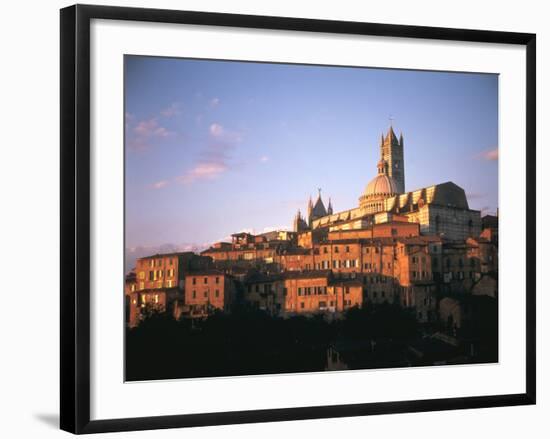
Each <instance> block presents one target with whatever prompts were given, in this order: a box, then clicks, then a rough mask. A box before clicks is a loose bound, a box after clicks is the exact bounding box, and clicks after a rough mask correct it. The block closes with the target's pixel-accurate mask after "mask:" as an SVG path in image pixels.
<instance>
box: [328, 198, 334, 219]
mask: <svg viewBox="0 0 550 439" xmlns="http://www.w3.org/2000/svg"><path fill="white" fill-rule="evenodd" d="M332 212H333V209H332V200H331V198H330V197H328V208H327V213H328V214H329V215H332Z"/></svg>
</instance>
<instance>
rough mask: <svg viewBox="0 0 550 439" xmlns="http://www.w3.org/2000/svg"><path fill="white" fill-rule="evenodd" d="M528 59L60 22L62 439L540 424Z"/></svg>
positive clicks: (451, 41)
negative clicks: (451, 417)
mask: <svg viewBox="0 0 550 439" xmlns="http://www.w3.org/2000/svg"><path fill="white" fill-rule="evenodd" d="M535 41H536V40H535V35H534V34H526V33H511V32H498V31H484V30H465V29H445V28H428V27H420V26H402V25H391V24H373V23H359V22H340V21H325V20H311V19H303V18H290V17H265V16H246V15H233V14H220V13H210V12H185V11H173V10H155V9H137V8H135V9H134V8H118V7H103V6H81V5H77V6H72V7H68V8H65V9H62V10H61V428H62V429H64V430H67V431H69V432H73V433H95V432H109V431H125V430H143V429H155V428H170V427H188V426H206V425H218V424H236V423H247V422H269V421H283V420H299V419H313V418H322V417H345V416H363V415H372V414H385V413H404V412H420V411H435V410H450V409H463V408H482V407H496V406H507V405H525V404H534V403H535V394H536V390H535V388H536V386H535V254H536V251H535V191H536V188H535V140H536V125H535V84H536V81H535Z"/></svg>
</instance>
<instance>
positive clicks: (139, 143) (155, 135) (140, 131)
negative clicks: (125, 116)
mask: <svg viewBox="0 0 550 439" xmlns="http://www.w3.org/2000/svg"><path fill="white" fill-rule="evenodd" d="M127 131H130V133H128V134H127V136H126V137H127V144H128V147H129V148H130V149H131V150H133V151H143V150H146V149H148V148H149V147H150V146H151V142H152V141H154V140H155V139H162V138H166V137H169V136H171V135H173V134H174V133H173V132H172V131H169V130H168V129H166V128H165V127H164V126H162V125H160V124H159V122H158V120H157V118H156V117H152V118H150V119H145V120H141V121H139V122H138V123H137V124H135V125H133V128H132V129H131V130H130V127H129V126H127Z"/></svg>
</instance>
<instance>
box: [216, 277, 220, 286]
mask: <svg viewBox="0 0 550 439" xmlns="http://www.w3.org/2000/svg"><path fill="white" fill-rule="evenodd" d="M216 283H217V284H219V283H220V278H219V276H216Z"/></svg>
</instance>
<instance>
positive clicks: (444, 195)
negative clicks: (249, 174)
mask: <svg viewBox="0 0 550 439" xmlns="http://www.w3.org/2000/svg"><path fill="white" fill-rule="evenodd" d="M379 148H380V160H379V162H378V164H377V175H376V176H375V177H374V178H373V179H372V180H371V181H370V182H369V183H368V184H367V186H366V188H365V190H364V192H363V193H362V194H361V195H360V196H359V200H358V201H359V203H358V206H357V207H355V208H352V209H349V210H344V211H341V212H336V213H335V212H334V211H333V207H332V201H331V200H330V199H329V203H328V207H326V208H325V205H324V203H323V200H322V198H321V190H320V189H319V194H318V197H317V200H316V201H315V204H313V201H312V199H311V198H310V200H309V203H308V209H307V216H306V217H303V216H302V213H301V212H300V211H298V213H297V214H296V216H295V218H294V223H293V225H294V231H295V232H305V231H308V230H311V231H313V230H317V229H328V231H336V230H353V229H364V228H369V227H371V226H372V225H373V224H380V223H385V222H392V221H397V222H414V223H418V224H419V225H420V232H421V233H422V234H424V235H438V236H441V237H444V238H447V239H449V240H465V239H466V238H468V237H471V236H478V235H479V233H480V232H481V214H480V211H478V210H471V209H470V208H469V206H468V200H467V198H466V193H465V192H464V189H462V188H461V187H460V186H458V185H456V184H455V183H453V182H450V181H449V182H444V183H439V184H435V185H433V186H428V187H425V188H420V189H417V190H414V191H409V192H406V191H405V159H404V141H403V134H401V135H400V136H399V138H398V137H397V136H396V134H395V132H394V130H393V127H392V126H390V128H389V130H388V132H387V134H386V135H385V136H384V135H383V134H382V136H381V138H380V146H379Z"/></svg>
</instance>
